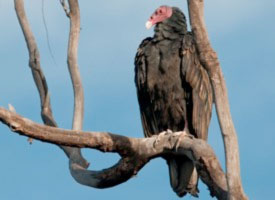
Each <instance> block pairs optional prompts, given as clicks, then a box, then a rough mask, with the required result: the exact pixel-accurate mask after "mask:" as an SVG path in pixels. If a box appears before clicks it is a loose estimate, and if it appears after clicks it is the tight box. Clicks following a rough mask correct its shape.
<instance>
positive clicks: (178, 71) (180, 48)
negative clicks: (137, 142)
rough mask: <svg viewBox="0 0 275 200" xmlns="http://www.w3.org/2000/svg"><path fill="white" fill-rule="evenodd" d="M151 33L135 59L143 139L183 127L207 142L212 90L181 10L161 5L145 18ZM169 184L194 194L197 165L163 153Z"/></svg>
mask: <svg viewBox="0 0 275 200" xmlns="http://www.w3.org/2000/svg"><path fill="white" fill-rule="evenodd" d="M153 26H155V28H154V36H153V37H148V38H146V39H144V40H143V41H142V42H141V44H140V45H139V48H138V50H137V53H136V57H135V84H136V88H137V98H138V103H139V108H140V115H141V121H142V126H143V132H144V136H145V137H151V136H154V135H159V134H160V133H161V132H164V131H168V130H170V132H171V131H172V132H179V131H185V132H186V133H188V134H190V135H192V136H193V137H195V138H200V139H203V140H207V136H208V127H209V124H210V120H211V113H212V104H213V89H212V86H211V82H210V78H209V75H208V73H207V70H206V69H205V67H204V65H203V63H202V62H201V61H200V59H199V53H198V50H197V47H196V44H195V37H194V35H193V33H192V31H188V30H187V22H186V17H185V15H184V13H183V12H182V11H181V10H180V9H179V8H177V7H170V6H167V5H164V6H160V7H159V8H157V9H156V10H155V12H154V13H153V14H152V15H151V17H150V18H149V20H148V21H147V22H146V28H148V29H149V28H151V27H153ZM163 158H164V159H165V160H166V162H167V164H168V171H169V175H170V185H171V187H172V189H173V190H174V192H176V194H177V195H178V196H179V197H183V196H184V195H186V194H187V193H189V194H191V195H192V196H195V197H198V193H199V190H198V179H199V175H198V173H197V171H196V168H195V164H194V163H193V161H192V160H191V159H190V158H188V157H187V156H184V155H183V156H182V155H181V156H176V155H165V156H163Z"/></svg>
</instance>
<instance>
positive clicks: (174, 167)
mask: <svg viewBox="0 0 275 200" xmlns="http://www.w3.org/2000/svg"><path fill="white" fill-rule="evenodd" d="M167 164H168V166H169V175H170V184H171V187H172V188H173V190H174V191H175V192H176V193H177V195H178V196H179V197H183V196H184V195H185V194H186V193H190V194H191V195H192V196H195V197H198V192H199V191H198V188H197V186H198V173H197V170H196V168H195V167H194V164H193V162H192V161H191V160H190V159H189V158H187V157H177V158H169V159H167Z"/></svg>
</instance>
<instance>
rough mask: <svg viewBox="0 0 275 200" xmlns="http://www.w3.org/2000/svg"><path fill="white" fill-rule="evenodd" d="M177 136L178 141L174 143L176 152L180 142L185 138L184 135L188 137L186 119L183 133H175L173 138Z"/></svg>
mask: <svg viewBox="0 0 275 200" xmlns="http://www.w3.org/2000/svg"><path fill="white" fill-rule="evenodd" d="M178 135H179V138H178V140H177V142H176V146H175V149H176V151H177V150H178V148H179V147H180V144H181V141H182V140H183V139H184V137H185V136H186V135H190V134H189V129H188V122H187V120H186V119H185V123H184V129H183V131H179V132H176V133H175V136H178Z"/></svg>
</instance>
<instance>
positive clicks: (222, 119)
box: [0, 0, 247, 200]
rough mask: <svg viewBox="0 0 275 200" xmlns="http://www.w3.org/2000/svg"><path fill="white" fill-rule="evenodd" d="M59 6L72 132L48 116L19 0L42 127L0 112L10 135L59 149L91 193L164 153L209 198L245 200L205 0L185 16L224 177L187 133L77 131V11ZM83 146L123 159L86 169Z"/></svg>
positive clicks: (208, 151) (73, 2)
mask: <svg viewBox="0 0 275 200" xmlns="http://www.w3.org/2000/svg"><path fill="white" fill-rule="evenodd" d="M60 2H61V5H62V6H63V8H64V11H65V13H66V15H67V16H68V18H69V20H70V35H69V44H68V52H67V55H68V59H67V62H68V69H69V72H70V75H71V80H72V84H73V90H74V118H73V126H72V130H64V129H60V128H57V123H56V122H55V120H54V117H53V115H52V111H51V104H50V96H49V90H48V87H47V82H46V79H45V77H44V74H43V71H42V68H41V66H40V55H39V50H38V48H37V45H36V42H35V37H34V35H33V34H32V31H31V28H30V25H29V23H28V20H27V17H26V15H25V11H24V1H23V0H14V3H15V10H16V14H17V17H18V20H19V23H20V25H21V28H22V31H23V34H24V36H25V40H26V44H27V47H28V51H29V66H30V67H31V70H32V74H33V78H34V81H35V84H36V86H37V89H38V92H39V95H40V101H41V117H42V119H43V122H44V125H40V124H37V123H35V122H32V121H31V120H29V119H26V118H24V117H22V116H20V115H18V114H16V112H15V109H14V108H13V107H12V106H10V110H6V109H4V108H0V120H1V121H2V122H3V123H4V124H6V125H7V126H9V127H10V129H11V131H13V132H16V133H18V134H20V135H24V136H28V137H30V138H34V139H37V140H40V141H44V142H47V143H52V144H56V145H59V147H60V148H61V149H62V150H63V151H64V152H65V154H66V155H67V157H68V159H69V161H70V162H69V165H70V166H69V167H70V172H71V174H72V176H73V178H74V179H75V180H76V181H77V182H78V183H80V184H83V185H87V186H91V187H95V188H108V187H112V186H115V185H118V184H120V183H123V182H125V181H127V180H128V179H130V178H131V177H132V176H133V175H135V174H137V173H138V171H139V170H141V168H142V167H143V166H144V165H146V164H147V163H148V162H149V161H150V160H151V159H154V158H156V157H160V156H162V155H163V154H174V155H187V156H189V157H190V159H192V160H193V161H194V162H195V164H196V168H197V170H198V172H199V174H200V177H201V179H202V181H203V182H204V183H205V184H206V185H207V186H208V188H209V190H210V195H211V196H216V197H217V198H218V199H238V200H239V199H247V197H246V195H245V193H244V191H243V188H242V184H241V179H240V164H239V151H238V141H237V135H236V131H235V129H234V125H233V122H232V119H231V115H230V109H229V103H228V97H227V89H226V85H225V81H224V78H223V75H222V71H221V67H220V64H219V61H218V58H217V55H216V53H215V51H214V50H213V49H212V47H211V45H210V42H209V39H208V35H207V31H206V27H205V23H204V17H203V9H204V2H203V0H188V8H189V16H190V23H191V26H192V31H193V32H194V35H195V37H196V42H197V44H196V45H197V48H198V50H199V53H200V59H201V61H202V62H203V63H204V65H205V66H206V68H207V71H208V73H209V76H210V79H211V83H212V86H213V90H214V93H215V105H216V110H217V115H218V119H219V123H220V127H221V133H222V137H223V140H224V144H225V153H226V173H224V172H223V171H222V168H221V166H220V163H219V161H218V159H217V157H216V156H215V153H214V151H213V150H212V148H211V147H210V146H209V145H208V144H207V143H206V142H205V141H203V140H201V139H196V138H194V137H191V136H190V135H188V134H186V133H185V132H176V133H171V132H169V133H164V134H161V137H151V138H129V137H125V136H121V135H116V134H112V133H108V132H84V131H81V129H82V122H83V111H84V106H83V105H84V95H83V88H82V84H81V78H80V73H79V70H78V63H77V52H78V40H79V31H80V11H79V5H78V1H77V0H68V4H67V1H65V0H60ZM180 137H181V139H179V138H180ZM182 138H184V139H182ZM83 147H86V148H93V149H97V150H99V151H102V152H116V153H118V154H119V155H120V156H121V159H120V160H119V161H118V163H117V164H115V165H114V166H112V167H110V168H108V169H104V170H101V171H92V170H88V169H87V168H88V162H87V161H86V160H85V159H84V158H83V157H82V155H81V151H80V149H81V148H83ZM190 153H191V154H190Z"/></svg>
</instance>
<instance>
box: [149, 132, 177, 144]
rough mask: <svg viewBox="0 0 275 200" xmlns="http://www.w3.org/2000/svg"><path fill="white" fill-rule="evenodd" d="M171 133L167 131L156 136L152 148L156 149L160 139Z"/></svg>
mask: <svg viewBox="0 0 275 200" xmlns="http://www.w3.org/2000/svg"><path fill="white" fill-rule="evenodd" d="M171 133H173V132H172V131H171V130H170V129H167V131H163V132H160V133H159V134H158V135H157V136H156V140H155V141H154V144H153V147H154V148H156V147H157V146H158V144H159V143H160V141H161V138H162V137H163V136H165V135H168V134H171Z"/></svg>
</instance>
